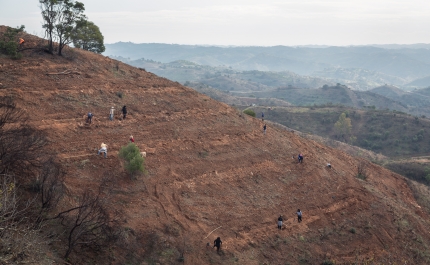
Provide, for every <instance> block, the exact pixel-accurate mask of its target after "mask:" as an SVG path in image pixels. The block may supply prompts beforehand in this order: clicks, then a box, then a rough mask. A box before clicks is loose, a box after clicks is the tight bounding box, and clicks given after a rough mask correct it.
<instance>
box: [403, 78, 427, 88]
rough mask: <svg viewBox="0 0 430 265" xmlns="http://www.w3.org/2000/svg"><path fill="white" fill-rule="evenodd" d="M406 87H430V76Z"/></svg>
mask: <svg viewBox="0 0 430 265" xmlns="http://www.w3.org/2000/svg"><path fill="white" fill-rule="evenodd" d="M406 85H407V86H410V87H419V88H423V87H430V76H426V77H423V78H419V79H416V80H414V81H412V82H410V83H408V84H406Z"/></svg>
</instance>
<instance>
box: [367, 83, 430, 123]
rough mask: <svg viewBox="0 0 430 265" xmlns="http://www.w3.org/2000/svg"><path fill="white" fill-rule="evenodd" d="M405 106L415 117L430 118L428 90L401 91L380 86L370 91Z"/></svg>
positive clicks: (429, 95)
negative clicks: (423, 116)
mask: <svg viewBox="0 0 430 265" xmlns="http://www.w3.org/2000/svg"><path fill="white" fill-rule="evenodd" d="M369 92H373V93H375V94H379V95H382V96H384V97H386V98H389V99H392V100H394V101H397V102H399V103H401V104H402V105H404V106H407V109H408V110H407V111H406V112H409V113H412V114H415V115H425V116H430V88H424V89H416V90H412V91H403V90H400V89H399V88H397V87H394V86H381V87H377V88H374V89H372V90H370V91H369Z"/></svg>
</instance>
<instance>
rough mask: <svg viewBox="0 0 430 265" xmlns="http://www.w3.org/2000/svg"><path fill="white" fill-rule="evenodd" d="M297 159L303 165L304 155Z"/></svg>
mask: <svg viewBox="0 0 430 265" xmlns="http://www.w3.org/2000/svg"><path fill="white" fill-rule="evenodd" d="M297 159H298V160H299V163H303V155H302V154H299V156H298V157H297Z"/></svg>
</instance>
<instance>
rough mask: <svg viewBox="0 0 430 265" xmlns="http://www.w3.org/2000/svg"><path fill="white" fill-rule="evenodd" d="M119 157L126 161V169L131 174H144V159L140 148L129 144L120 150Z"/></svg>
mask: <svg viewBox="0 0 430 265" xmlns="http://www.w3.org/2000/svg"><path fill="white" fill-rule="evenodd" d="M119 157H121V158H123V159H124V160H125V161H126V165H125V169H127V171H128V172H130V174H132V175H133V174H135V173H137V172H139V171H140V172H144V171H145V166H144V162H145V160H144V158H143V157H142V156H141V155H140V150H139V147H137V146H136V145H135V144H134V143H129V144H128V145H126V146H123V147H121V149H120V150H119Z"/></svg>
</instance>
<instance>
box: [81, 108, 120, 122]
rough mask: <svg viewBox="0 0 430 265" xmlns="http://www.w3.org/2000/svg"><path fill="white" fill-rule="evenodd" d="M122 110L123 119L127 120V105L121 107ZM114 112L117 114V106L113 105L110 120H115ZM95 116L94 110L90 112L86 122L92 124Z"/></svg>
mask: <svg viewBox="0 0 430 265" xmlns="http://www.w3.org/2000/svg"><path fill="white" fill-rule="evenodd" d="M121 112H122V119H123V120H125V118H127V106H125V105H124V106H123V107H122V109H121ZM114 114H115V108H114V107H111V108H110V110H109V120H110V121H113V120H114ZM93 117H94V114H93V113H92V112H88V114H87V120H86V122H87V123H88V124H91V123H92V122H93Z"/></svg>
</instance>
